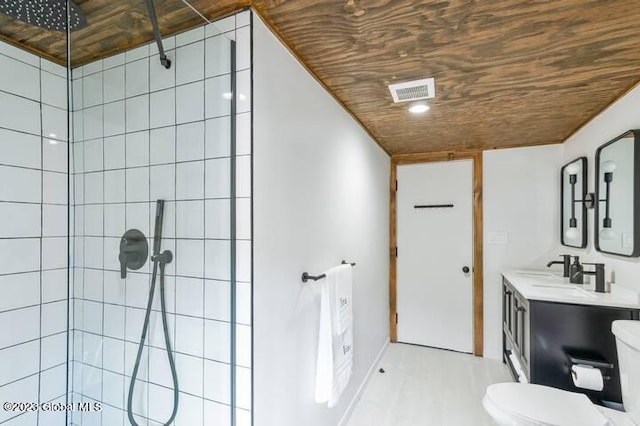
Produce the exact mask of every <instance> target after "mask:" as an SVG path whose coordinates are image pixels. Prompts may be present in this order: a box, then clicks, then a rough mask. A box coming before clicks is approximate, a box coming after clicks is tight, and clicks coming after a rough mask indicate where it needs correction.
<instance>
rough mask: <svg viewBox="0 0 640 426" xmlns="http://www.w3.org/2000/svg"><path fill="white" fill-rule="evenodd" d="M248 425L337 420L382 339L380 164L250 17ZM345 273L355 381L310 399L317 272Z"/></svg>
mask: <svg viewBox="0 0 640 426" xmlns="http://www.w3.org/2000/svg"><path fill="white" fill-rule="evenodd" d="M253 34H254V40H253V49H254V50H253V52H254V53H253V55H254V56H253V66H254V74H253V75H254V82H253V84H254V86H253V87H254V92H253V93H254V135H253V138H254V139H253V140H254V209H253V211H254V256H255V257H254V298H253V300H254V311H253V312H254V321H253V324H254V358H253V359H254V386H255V387H254V392H255V395H257V397H256V398H255V406H254V410H255V411H254V415H255V424H256V426H298V425H305V426H330V425H337V424H338V422H339V421H340V419H341V417H342V416H343V414H344V413H345V411H346V410H347V408H348V405H349V403H350V401H351V400H352V399H353V397H354V395H355V393H356V391H357V389H358V387H359V385H360V384H361V383H362V381H363V380H364V378H365V376H366V373H367V371H368V370H369V369H370V367H371V366H372V364H373V363H374V360H375V358H376V356H377V355H378V353H379V352H380V350H381V349H382V347H383V346H384V344H385V342H386V340H387V337H388V312H389V311H388V293H389V290H388V285H389V271H388V263H389V262H388V232H387V230H388V226H389V217H388V210H389V189H388V188H389V183H388V182H389V157H388V156H387V155H386V154H385V153H384V152H383V151H382V150H381V149H380V148H379V147H378V146H377V145H376V144H375V142H374V141H373V140H372V139H371V138H370V137H369V136H368V135H367V134H366V133H365V132H364V131H363V129H362V128H361V127H360V126H359V125H358V124H357V123H356V122H355V121H354V120H353V119H352V118H351V117H350V116H349V115H348V114H347V113H346V112H345V111H344V110H343V109H342V107H340V106H339V105H338V104H337V103H336V102H335V100H334V99H332V98H331V96H330V95H329V94H328V93H326V92H325V90H324V89H323V88H322V87H321V86H320V85H319V84H318V83H317V82H316V81H315V80H314V79H313V78H312V77H311V76H310V75H309V74H308V73H307V72H306V71H305V69H304V68H303V67H302V66H301V65H300V64H299V63H298V62H297V61H296V60H295V59H294V57H292V56H291V55H290V54H289V52H288V51H287V50H286V49H285V48H284V47H283V46H282V45H281V44H280V43H279V42H278V40H277V39H276V38H275V37H274V36H273V35H272V34H271V33H270V32H269V30H268V29H267V28H266V27H265V26H264V24H263V23H262V22H260V21H259V19H257V18H254V29H253ZM341 259H347V260H350V261H354V262H357V266H356V267H355V270H354V279H355V285H354V296H353V299H354V315H355V320H354V357H355V359H354V374H353V377H352V378H351V383H350V385H349V387H348V388H347V389H346V391H345V393H344V394H343V396H342V399H341V401H340V402H339V404H338V405H337V406H336V407H334V408H333V409H329V408H327V407H326V405H319V404H316V403H314V400H313V396H314V382H315V378H314V375H315V362H316V349H317V336H318V318H319V291H318V285H317V284H314V283H312V282H311V283H308V284H306V285H303V284H302V282H301V280H300V275H301V274H302V272H303V271H309V272H311V273H320V272H322V271H324V270H326V269H328V268H329V267H331V266H334V265H336V264H338V263H340V260H341Z"/></svg>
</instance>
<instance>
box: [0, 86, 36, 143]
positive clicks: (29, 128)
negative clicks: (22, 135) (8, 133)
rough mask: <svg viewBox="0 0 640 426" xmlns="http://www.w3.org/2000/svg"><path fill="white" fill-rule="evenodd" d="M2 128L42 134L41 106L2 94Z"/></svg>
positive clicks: (0, 98) (0, 118) (0, 119)
mask: <svg viewBox="0 0 640 426" xmlns="http://www.w3.org/2000/svg"><path fill="white" fill-rule="evenodd" d="M0 127H3V128H5V129H11V130H17V131H20V132H26V133H31V134H33V135H39V134H40V104H39V103H38V102H35V101H31V100H29V99H24V98H21V97H18V96H15V95H11V94H9V93H4V92H0Z"/></svg>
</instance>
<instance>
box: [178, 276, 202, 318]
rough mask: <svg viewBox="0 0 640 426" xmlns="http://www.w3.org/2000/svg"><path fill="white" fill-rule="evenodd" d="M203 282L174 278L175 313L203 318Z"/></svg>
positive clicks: (200, 280)
mask: <svg viewBox="0 0 640 426" xmlns="http://www.w3.org/2000/svg"><path fill="white" fill-rule="evenodd" d="M203 296H204V280H203V279H202V278H184V277H176V313H177V314H180V315H191V316H194V317H202V316H203V305H204V301H203Z"/></svg>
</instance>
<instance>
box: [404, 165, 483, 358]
mask: <svg viewBox="0 0 640 426" xmlns="http://www.w3.org/2000/svg"><path fill="white" fill-rule="evenodd" d="M397 179H398V190H397V193H396V209H397V223H396V226H397V246H398V258H397V305H396V307H397V313H398V325H397V331H398V341H400V342H404V343H414V344H418V345H424V346H432V347H436V348H443V349H452V350H455V351H460V352H472V350H473V278H472V277H473V269H472V267H473V161H472V160H461V161H447V162H442V163H423V164H412V165H405V166H398V170H397ZM466 268H468V272H466V273H465V272H464V271H465V270H466Z"/></svg>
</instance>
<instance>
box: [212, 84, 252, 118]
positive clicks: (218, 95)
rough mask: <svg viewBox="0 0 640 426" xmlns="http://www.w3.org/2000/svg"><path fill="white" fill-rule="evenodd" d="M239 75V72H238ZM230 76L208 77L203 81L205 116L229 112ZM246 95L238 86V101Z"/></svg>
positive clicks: (217, 115) (218, 115)
mask: <svg viewBox="0 0 640 426" xmlns="http://www.w3.org/2000/svg"><path fill="white" fill-rule="evenodd" d="M238 75H239V74H238ZM230 95H231V78H230V77H229V75H228V74H227V75H221V76H218V77H213V78H208V79H207V80H206V81H205V96H206V98H205V99H206V118H214V117H220V116H223V115H229V114H230V113H231V99H230ZM243 96H246V95H245V94H244V93H243V92H242V90H241V88H240V87H239V86H238V102H237V104H238V105H240V104H241V99H242V97H243Z"/></svg>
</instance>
